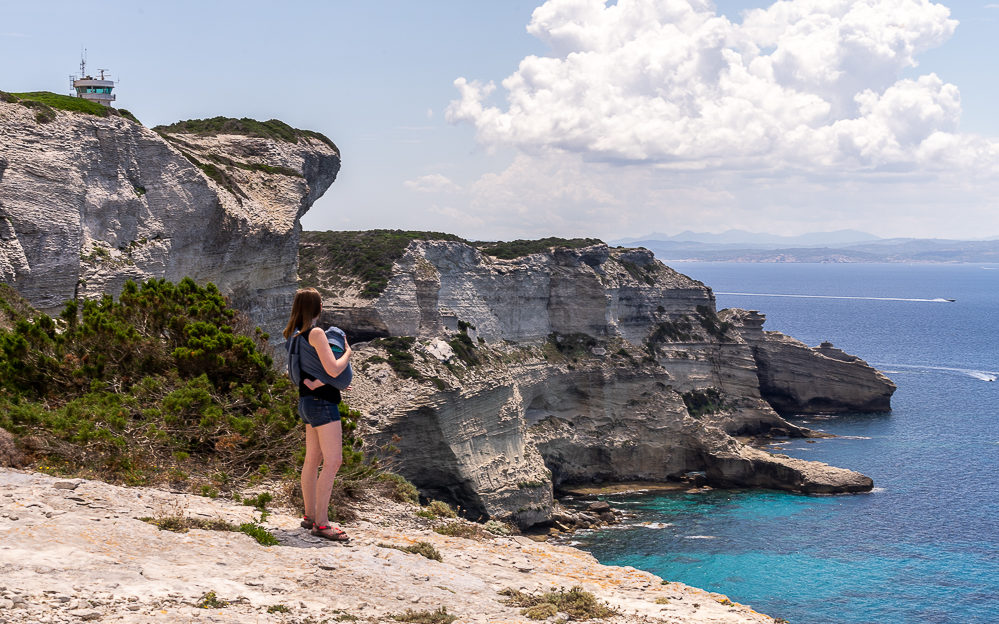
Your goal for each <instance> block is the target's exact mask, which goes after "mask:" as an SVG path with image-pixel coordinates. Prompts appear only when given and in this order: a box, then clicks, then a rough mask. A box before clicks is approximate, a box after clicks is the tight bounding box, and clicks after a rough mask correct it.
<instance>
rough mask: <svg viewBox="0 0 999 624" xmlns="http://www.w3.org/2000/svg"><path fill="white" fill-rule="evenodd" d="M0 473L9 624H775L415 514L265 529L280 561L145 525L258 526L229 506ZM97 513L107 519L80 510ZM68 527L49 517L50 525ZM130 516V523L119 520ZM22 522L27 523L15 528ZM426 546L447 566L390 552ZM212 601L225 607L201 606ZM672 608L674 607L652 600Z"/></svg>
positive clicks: (221, 536) (232, 538) (721, 601)
mask: <svg viewBox="0 0 999 624" xmlns="http://www.w3.org/2000/svg"><path fill="white" fill-rule="evenodd" d="M63 482H65V480H58V479H53V478H51V477H49V476H46V475H42V474H35V473H29V472H23V471H16V470H13V469H0V579H2V582H0V607H2V609H0V622H5V623H13V622H18V623H22V622H24V623H27V622H52V623H53V624H55V623H60V624H61V623H70V622H81V621H100V622H127V623H134V624H138V623H140V622H141V623H146V622H156V621H162V622H180V621H183V622H208V621H212V622H233V623H235V622H240V623H243V622H292V621H294V622H303V621H309V620H312V621H317V622H318V621H322V620H324V619H329V620H336V619H345V618H347V617H348V616H354V617H356V618H359V619H360V620H362V621H363V620H370V621H378V622H383V621H394V620H393V619H392V616H393V615H396V614H401V613H403V612H405V611H406V610H407V609H412V610H414V611H422V610H429V611H434V610H436V609H438V608H440V607H445V608H446V609H447V611H448V613H450V614H454V615H456V616H457V617H458V620H457V621H456V622H475V623H485V622H498V621H504V622H532V621H533V620H529V619H527V618H526V617H524V616H523V615H521V614H520V609H518V608H517V607H513V606H509V605H506V604H504V603H503V599H504V597H503V596H501V595H500V594H499V592H500V591H501V590H503V589H506V588H512V589H517V590H521V591H526V592H545V591H550V590H552V589H553V588H558V587H564V588H569V587H573V586H581V587H583V589H585V590H587V591H590V592H592V593H594V594H595V595H596V596H597V598H598V599H599V600H600V601H602V602H606V603H607V604H609V605H611V606H612V607H614V608H616V609H618V610H619V612H620V615H618V616H616V617H615V618H613V619H612V620H607V621H608V622H615V623H617V622H636V623H637V622H652V621H658V622H673V623H683V622H687V623H694V622H697V623H723V622H724V623H733V624H735V623H739V624H742V623H746V624H749V623H764V622H769V623H773V622H774V620H773V619H771V618H769V617H767V616H765V615H762V614H759V613H756V612H754V611H753V610H752V609H750V608H749V607H746V606H743V605H738V604H732V603H729V602H728V601H727V599H726V598H725V597H724V596H722V595H720V594H712V593H708V592H705V591H702V590H699V589H695V588H691V587H687V586H685V585H682V584H679V583H668V582H664V581H662V580H661V579H660V578H659V577H656V576H654V575H652V574H649V573H647V572H643V571H640V570H636V569H634V568H629V567H614V566H603V565H600V564H599V563H597V561H596V560H595V559H594V558H593V557H592V556H590V555H589V554H587V553H584V552H582V551H580V550H577V549H574V548H571V547H568V546H559V545H554V544H548V543H538V542H534V541H532V540H530V539H528V538H526V537H521V536H516V537H497V538H495V539H484V540H470V539H464V538H458V537H447V536H444V535H440V534H437V533H435V532H433V531H432V530H430V527H431V524H430V523H429V522H428V521H426V520H424V519H421V518H417V517H416V516H415V515H414V514H413V511H415V508H413V507H411V506H406V505H402V504H397V503H392V502H389V501H385V500H378V501H374V502H372V503H368V504H361V505H359V507H358V509H357V511H358V513H359V515H360V517H361V518H363V520H360V521H358V522H354V523H350V524H347V525H344V529H345V530H346V531H347V532H348V533H349V534H350V535H351V537H352V538H353V541H352V542H351V544H350V545H349V546H343V545H340V544H335V543H331V542H327V541H324V540H320V541H315V540H316V538H313V537H312V536H311V535H309V533H308V532H307V531H305V530H304V529H302V528H301V527H299V526H298V524H299V518H298V517H297V516H296V515H293V514H292V513H287V514H285V513H280V512H274V513H273V514H271V515H270V516H269V517H268V518H267V521H266V523H265V526H266V527H267V528H268V530H269V531H271V532H272V533H273V534H275V535H276V536H278V537H279V540H280V542H281V543H280V545H278V546H271V547H264V546H261V545H259V544H258V543H256V542H255V541H254V540H253V539H252V538H250V537H249V536H247V535H244V534H242V533H234V532H219V531H205V530H199V529H192V530H190V531H189V532H187V533H173V532H170V531H160V530H158V529H157V528H156V527H155V526H153V525H151V524H149V523H147V522H143V521H140V520H138V519H137V518H139V517H145V516H152V517H157V516H161V517H162V516H166V515H184V516H189V517H203V516H208V517H210V518H218V519H221V520H225V521H226V522H229V523H233V524H239V523H242V522H247V521H251V520H254V519H255V518H258V517H259V514H258V513H257V512H256V510H254V509H253V508H251V507H246V506H242V505H238V504H236V503H235V502H232V501H224V500H221V499H217V500H213V499H208V498H204V497H200V496H194V495H189V494H178V493H171V492H165V491H160V490H155V489H151V488H123V487H117V486H113V485H108V484H106V483H101V482H98V481H88V480H80V481H79V483H78V484H77V487H76V488H75V489H63V488H59V487H56V486H55V484H57V483H63ZM70 495H72V496H78V497H82V498H84V499H86V500H93V501H101V502H102V503H105V504H106V505H107V506H108V511H107V513H105V514H104V515H100V516H95V514H94V512H93V510H92V509H90V508H89V507H87V506H84V505H79V504H77V502H76V501H73V500H69V498H70ZM46 509H47V510H51V511H52V512H59V513H61V515H60V516H59V517H58V518H49V517H46V515H45V513H44V511H43V510H46ZM123 512H124V513H123ZM12 517H17V519H16V520H13V519H12ZM420 541H424V542H429V543H431V544H432V545H433V546H434V547H435V548H436V549H437V550H438V551H439V552H440V553H441V555H442V558H443V561H442V562H437V561H432V560H430V559H427V558H425V557H422V556H419V555H415V554H411V553H407V552H403V551H400V550H397V549H395V548H391V547H387V546H389V545H395V546H408V545H412V544H414V543H416V542H420ZM209 592H214V598H215V600H214V601H210V600H206V596H207V595H209ZM663 598H665V599H667V600H668V602H664V601H662V600H660V602H658V603H657V602H656V601H657V599H663Z"/></svg>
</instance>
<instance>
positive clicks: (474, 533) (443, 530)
mask: <svg viewBox="0 0 999 624" xmlns="http://www.w3.org/2000/svg"><path fill="white" fill-rule="evenodd" d="M434 533H439V534H441V535H447V536H448V537H464V538H465V539H475V540H482V539H492V537H493V535H494V534H493V533H490V532H488V531H486V530H485V529H483V528H482V526H481V525H478V524H475V523H473V522H462V521H461V520H455V521H453V522H448V523H447V524H442V525H440V526H435V527H434Z"/></svg>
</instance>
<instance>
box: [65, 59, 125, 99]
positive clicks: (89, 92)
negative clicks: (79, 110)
mask: <svg viewBox="0 0 999 624" xmlns="http://www.w3.org/2000/svg"><path fill="white" fill-rule="evenodd" d="M97 71H99V72H101V77H100V78H94V77H93V76H89V75H87V56H86V50H84V53H83V55H82V56H81V57H80V77H79V78H77V77H76V76H70V80H71V81H72V83H73V89H74V90H75V91H76V96H77V97H82V98H83V99H85V100H90V101H91V102H97V103H99V104H103V105H104V106H111V102H114V99H115V98H114V95H112V93H111V89H114V81H113V80H110V79H108V80H105V79H104V72H106V71H107V70H106V69H99V70H97Z"/></svg>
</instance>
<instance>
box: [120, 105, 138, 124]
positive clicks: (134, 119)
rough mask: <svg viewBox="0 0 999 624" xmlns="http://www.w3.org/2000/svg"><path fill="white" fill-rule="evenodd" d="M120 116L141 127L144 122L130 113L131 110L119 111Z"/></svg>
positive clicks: (121, 109) (122, 109)
mask: <svg viewBox="0 0 999 624" xmlns="http://www.w3.org/2000/svg"><path fill="white" fill-rule="evenodd" d="M118 114H119V115H121V116H122V117H124V118H125V119H127V120H129V121H131V122H132V123H137V124H139V125H140V126H141V125H142V122H141V121H139V119H138V117H136V116H135V115H133V114H132V112H131V111H129V110H127V109H124V108H119V109H118Z"/></svg>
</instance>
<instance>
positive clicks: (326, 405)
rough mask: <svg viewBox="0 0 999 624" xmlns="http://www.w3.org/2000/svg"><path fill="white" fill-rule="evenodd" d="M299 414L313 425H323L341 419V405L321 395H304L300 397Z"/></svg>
mask: <svg viewBox="0 0 999 624" xmlns="http://www.w3.org/2000/svg"><path fill="white" fill-rule="evenodd" d="M298 415H299V417H301V419H302V420H304V421H305V422H306V423H308V424H310V425H312V426H313V427H321V426H322V425H325V424H327V423H331V422H336V421H338V420H340V406H339V405H337V404H336V403H333V402H332V401H327V400H326V399H320V398H319V397H315V396H304V397H300V398H299V399H298Z"/></svg>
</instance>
